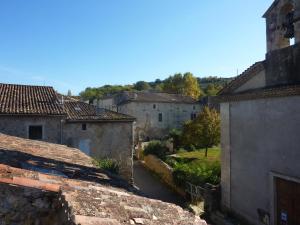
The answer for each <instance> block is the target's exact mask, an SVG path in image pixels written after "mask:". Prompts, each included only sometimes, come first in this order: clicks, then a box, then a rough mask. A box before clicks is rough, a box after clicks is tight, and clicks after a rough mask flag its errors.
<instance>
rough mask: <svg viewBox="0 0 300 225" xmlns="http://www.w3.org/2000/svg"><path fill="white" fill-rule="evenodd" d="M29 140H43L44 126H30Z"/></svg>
mask: <svg viewBox="0 0 300 225" xmlns="http://www.w3.org/2000/svg"><path fill="white" fill-rule="evenodd" d="M28 138H29V139H32V140H42V139H43V126H29V128H28Z"/></svg>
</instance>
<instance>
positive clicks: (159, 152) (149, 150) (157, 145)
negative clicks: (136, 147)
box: [144, 141, 169, 160]
mask: <svg viewBox="0 0 300 225" xmlns="http://www.w3.org/2000/svg"><path fill="white" fill-rule="evenodd" d="M168 150H169V149H168V148H167V147H166V146H165V145H164V144H163V143H162V142H161V141H151V142H150V143H149V144H148V145H147V146H146V148H145V150H144V155H155V156H157V157H158V158H160V159H162V160H165V159H166V155H167V152H168Z"/></svg>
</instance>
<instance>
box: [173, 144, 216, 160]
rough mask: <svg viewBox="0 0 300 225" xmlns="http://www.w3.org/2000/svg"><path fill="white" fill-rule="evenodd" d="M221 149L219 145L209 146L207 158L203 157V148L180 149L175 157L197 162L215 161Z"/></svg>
mask: <svg viewBox="0 0 300 225" xmlns="http://www.w3.org/2000/svg"><path fill="white" fill-rule="evenodd" d="M220 156H221V149H220V147H214V148H209V149H208V152H207V158H206V157H205V149H199V150H196V151H192V152H187V151H180V152H178V153H176V157H179V158H182V159H191V160H196V161H197V162H199V163H201V162H204V161H205V162H216V161H220Z"/></svg>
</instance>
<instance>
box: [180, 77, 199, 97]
mask: <svg viewBox="0 0 300 225" xmlns="http://www.w3.org/2000/svg"><path fill="white" fill-rule="evenodd" d="M182 94H183V95H186V96H190V97H192V98H194V99H198V98H199V97H200V96H201V95H202V93H201V90H200V86H199V84H198V80H197V78H196V77H194V75H193V74H191V73H185V74H184V76H183V93H182Z"/></svg>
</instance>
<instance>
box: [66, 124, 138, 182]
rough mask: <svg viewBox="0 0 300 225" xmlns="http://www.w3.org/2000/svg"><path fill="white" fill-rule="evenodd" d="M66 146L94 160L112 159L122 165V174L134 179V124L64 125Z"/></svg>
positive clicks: (128, 178)
mask: <svg viewBox="0 0 300 225" xmlns="http://www.w3.org/2000/svg"><path fill="white" fill-rule="evenodd" d="M63 130H64V134H63V139H64V144H66V145H68V146H71V147H74V148H79V149H80V150H82V151H83V152H85V153H86V154H87V155H90V156H92V157H94V158H112V159H115V160H117V161H118V162H119V164H120V174H121V175H122V176H123V177H124V178H126V179H127V180H131V179H132V165H133V162H132V160H133V159H132V151H133V128H132V122H99V123H86V130H82V123H66V124H64V128H63Z"/></svg>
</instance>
